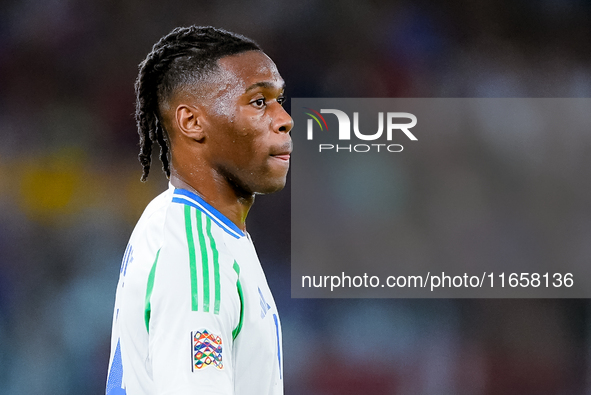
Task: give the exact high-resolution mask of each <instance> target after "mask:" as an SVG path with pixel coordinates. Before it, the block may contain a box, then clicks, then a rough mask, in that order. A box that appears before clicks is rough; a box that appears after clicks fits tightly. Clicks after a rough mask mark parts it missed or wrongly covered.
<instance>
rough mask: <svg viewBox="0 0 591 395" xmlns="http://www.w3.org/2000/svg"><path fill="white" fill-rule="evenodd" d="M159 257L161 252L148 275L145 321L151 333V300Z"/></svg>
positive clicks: (158, 253) (157, 254)
mask: <svg viewBox="0 0 591 395" xmlns="http://www.w3.org/2000/svg"><path fill="white" fill-rule="evenodd" d="M158 256H160V250H158V252H157V253H156V259H154V263H153V264H152V269H150V274H149V275H148V286H147V287H146V307H145V309H144V320H145V321H146V330H147V331H148V333H150V315H151V314H152V304H151V303H150V298H151V297H152V289H154V276H155V275H156V262H158Z"/></svg>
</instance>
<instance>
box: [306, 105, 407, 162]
mask: <svg viewBox="0 0 591 395" xmlns="http://www.w3.org/2000/svg"><path fill="white" fill-rule="evenodd" d="M304 109H306V110H309V111H310V112H306V115H309V116H310V117H311V118H310V119H308V123H307V138H308V140H313V139H314V121H316V124H317V125H318V127H319V128H320V131H321V132H324V130H325V129H326V131H327V132H328V124H327V122H326V119H325V118H324V117H323V116H322V114H333V115H335V116H336V117H337V121H338V123H339V130H338V139H339V141H346V140H351V119H350V118H349V116H348V115H347V114H346V113H345V112H344V111H341V110H337V109H325V108H323V109H320V112H318V111H316V110H314V109H312V108H308V107H304ZM385 118H386V140H387V141H388V142H390V141H392V138H393V136H394V135H395V132H398V131H400V132H402V133H404V135H406V137H408V138H409V139H410V140H411V141H417V138H416V137H415V135H414V134H412V132H411V131H410V129H411V128H413V127H414V126H416V124H417V117H416V116H414V115H413V114H411V113H408V112H387V113H386V116H385ZM401 121H403V122H401ZM404 121H406V122H404ZM383 133H384V113H383V112H378V130H377V132H375V133H369V134H368V133H362V132H361V131H360V128H359V113H358V112H354V113H353V134H354V135H355V137H356V138H357V139H359V140H363V141H375V140H378V139H379V138H380V137H382V134H383ZM403 148H404V147H403V146H402V145H401V144H377V143H376V144H355V145H353V144H349V145H339V144H336V145H335V144H319V145H318V151H319V152H323V151H334V152H340V151H346V152H369V151H376V152H385V151H388V152H401V151H402V150H403ZM380 149H382V150H380Z"/></svg>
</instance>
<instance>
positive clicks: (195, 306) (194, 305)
mask: <svg viewBox="0 0 591 395" xmlns="http://www.w3.org/2000/svg"><path fill="white" fill-rule="evenodd" d="M185 231H186V232H187V244H188V245H189V270H190V272H191V310H193V311H198V310H199V294H198V293H197V291H198V288H197V262H196V257H195V241H194V239H193V225H192V224H191V206H189V205H185Z"/></svg>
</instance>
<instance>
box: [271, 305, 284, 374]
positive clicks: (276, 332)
mask: <svg viewBox="0 0 591 395" xmlns="http://www.w3.org/2000/svg"><path fill="white" fill-rule="evenodd" d="M273 319H274V320H275V335H277V361H278V362H279V378H280V379H283V377H282V374H281V341H280V340H279V319H278V318H277V314H273Z"/></svg>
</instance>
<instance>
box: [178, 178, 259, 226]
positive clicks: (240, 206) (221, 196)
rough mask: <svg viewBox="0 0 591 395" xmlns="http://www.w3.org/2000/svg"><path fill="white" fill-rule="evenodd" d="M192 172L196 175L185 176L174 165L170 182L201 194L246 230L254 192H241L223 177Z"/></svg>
mask: <svg viewBox="0 0 591 395" xmlns="http://www.w3.org/2000/svg"><path fill="white" fill-rule="evenodd" d="M191 174H192V175H194V177H184V176H183V175H181V174H179V172H177V171H176V170H175V168H174V167H172V168H171V169H170V183H171V184H172V185H173V186H174V187H175V188H181V189H186V190H188V191H191V192H194V193H196V194H197V195H199V196H201V197H202V198H203V199H204V200H205V201H206V202H207V203H209V204H211V205H212V206H213V207H215V209H216V210H218V211H219V212H220V213H222V214H223V215H224V216H225V217H226V218H228V219H229V220H230V221H232V222H233V223H234V224H236V226H238V228H240V229H241V230H243V231H246V216H247V215H248V212H249V210H250V208H251V207H252V204H253V203H254V194H251V195H249V194H241V193H239V190H238V188H237V187H235V186H233V185H231V184H230V183H229V182H228V180H225V179H221V177H214V176H211V175H210V176H209V177H207V176H205V175H203V174H199V173H197V174H195V173H191Z"/></svg>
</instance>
